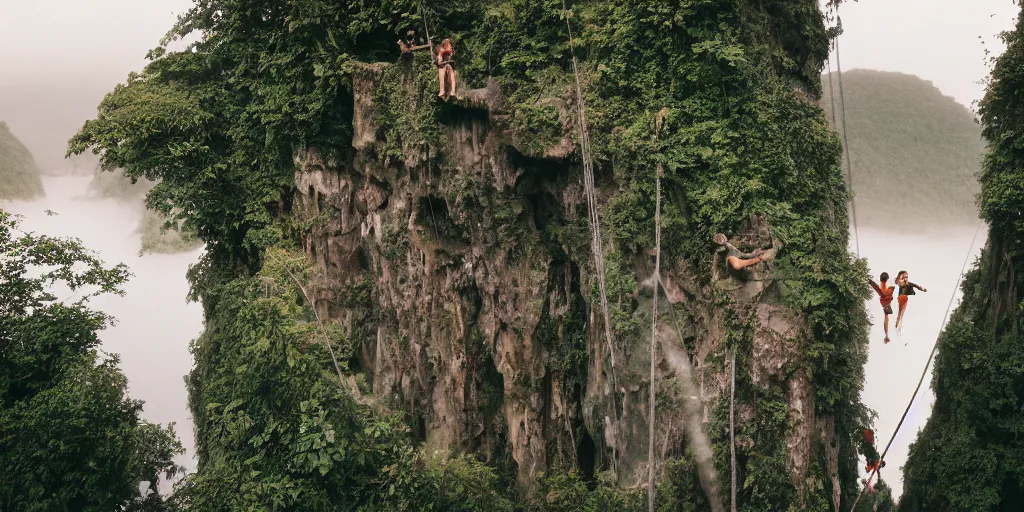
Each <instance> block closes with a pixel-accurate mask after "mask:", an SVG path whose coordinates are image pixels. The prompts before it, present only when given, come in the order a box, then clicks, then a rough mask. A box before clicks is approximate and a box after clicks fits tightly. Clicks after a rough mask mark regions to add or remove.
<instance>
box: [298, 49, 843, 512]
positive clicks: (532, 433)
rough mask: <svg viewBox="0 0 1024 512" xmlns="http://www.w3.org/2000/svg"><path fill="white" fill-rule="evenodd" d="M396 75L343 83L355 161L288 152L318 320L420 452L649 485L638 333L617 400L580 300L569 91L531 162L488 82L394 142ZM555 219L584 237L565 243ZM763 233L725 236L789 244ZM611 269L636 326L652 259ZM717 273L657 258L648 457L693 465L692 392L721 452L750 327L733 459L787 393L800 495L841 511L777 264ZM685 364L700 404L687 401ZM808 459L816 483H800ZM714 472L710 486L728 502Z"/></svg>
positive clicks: (582, 286) (822, 423) (758, 223)
mask: <svg viewBox="0 0 1024 512" xmlns="http://www.w3.org/2000/svg"><path fill="white" fill-rule="evenodd" d="M407 75H408V70H403V69H402V65H394V66H392V65H374V66H361V67H359V68H358V69H357V70H356V71H355V72H353V74H352V81H353V83H352V89H353V91H355V96H354V105H355V109H354V117H353V126H354V127H355V131H354V134H353V140H352V145H353V148H354V149H355V155H354V157H353V158H351V159H348V160H344V161H338V160H332V159H330V158H325V157H324V156H323V155H321V154H319V153H318V152H316V151H314V150H309V149H306V150H302V151H299V152H298V153H297V154H296V157H295V163H296V168H297V171H296V174H295V183H296V190H297V192H296V198H295V205H294V208H295V211H296V212H297V214H298V215H299V216H300V217H302V218H305V219H312V220H314V222H316V221H317V220H319V222H318V223H317V225H318V227H317V228H316V229H314V230H313V232H312V233H311V234H310V235H309V236H307V237H306V239H305V242H304V249H305V252H306V254H307V255H308V256H309V258H310V259H311V260H312V261H314V262H315V264H316V265H317V266H318V267H319V269H320V271H321V276H323V279H321V280H319V281H318V282H317V290H316V293H315V295H316V297H317V309H318V310H319V311H320V313H321V315H322V316H323V317H325V318H330V319H332V320H333V321H335V322H338V323H340V324H341V325H343V326H344V328H345V330H346V331H347V333H348V334H349V336H350V337H354V339H355V342H356V343H358V349H357V351H356V353H357V357H356V359H357V360H358V364H357V365H356V368H358V369H359V370H361V371H362V372H364V373H365V375H366V377H367V381H368V382H369V383H370V384H369V386H370V387H371V389H372V392H373V393H374V394H375V395H377V396H380V397H393V398H394V400H395V401H396V404H395V407H396V408H397V409H400V410H404V411H407V412H408V414H409V415H410V417H412V418H415V422H416V423H417V424H418V429H419V432H418V435H419V437H420V439H421V441H423V442H425V443H426V447H427V449H429V450H439V451H442V452H444V451H448V450H456V451H458V452H481V453H484V454H486V455H487V456H488V457H490V458H492V459H497V458H500V457H501V456H502V455H503V454H504V452H505V451H506V450H507V451H508V452H509V454H510V455H511V457H512V459H513V460H514V461H515V465H516V467H517V469H518V476H519V478H520V480H521V481H522V482H524V483H527V484H528V483H529V482H530V481H532V480H533V479H534V478H536V477H537V476H538V474H539V473H540V472H542V471H545V470H547V469H548V468H552V467H562V466H565V465H572V464H578V466H579V467H580V468H582V470H583V471H584V473H586V474H587V475H590V476H592V475H593V474H594V472H595V471H600V470H601V469H610V470H613V471H614V472H615V473H614V478H615V480H616V481H617V482H618V483H619V484H620V485H624V486H633V485H638V484H640V483H642V482H643V481H645V480H646V464H647V440H648V434H647V426H648V418H647V398H646V397H647V386H648V378H649V377H648V371H647V368H648V364H649V354H648V349H647V344H646V339H647V338H646V337H647V336H648V335H649V332H648V331H647V330H645V329H643V328H640V329H632V330H623V331H622V332H617V333H616V336H615V343H616V345H615V351H616V355H617V356H618V361H617V365H618V366H617V368H616V371H617V372H618V373H617V375H616V378H617V382H616V383H617V385H618V388H617V389H612V379H611V374H610V373H611V368H610V361H609V358H608V357H607V351H606V350H605V347H604V346H603V335H602V333H601V327H600V326H601V322H600V315H601V313H600V309H599V307H597V301H596V295H595V293H594V292H592V291H591V290H593V289H595V285H594V276H593V275H592V263H591V262H592V255H591V253H590V252H589V249H588V248H587V247H586V245H585V244H584V243H583V241H584V240H585V239H586V238H585V236H584V235H586V229H587V225H586V208H587V206H586V202H585V199H584V196H583V190H582V183H581V177H580V176H581V175H580V172H581V171H580V168H579V166H578V165H577V163H576V162H575V161H573V159H572V158H571V157H570V155H571V154H572V152H573V151H576V145H575V142H574V137H573V133H574V130H576V126H575V121H574V119H572V116H571V114H570V113H569V112H568V111H567V110H568V104H569V103H570V102H571V101H572V99H571V95H570V94H568V93H567V94H566V95H565V96H564V97H562V98H557V99H556V100H555V104H558V105H559V106H560V110H559V118H560V119H561V120H562V126H563V134H562V137H561V138H560V139H558V140H557V141H556V142H555V143H554V144H552V145H551V146H549V147H545V148H542V149H541V150H540V151H537V150H534V151H533V153H532V154H531V153H530V151H529V150H524V149H523V148H521V147H520V146H518V145H517V141H516V135H515V134H514V133H512V132H511V130H509V129H508V123H507V122H506V116H504V115H503V114H504V112H503V111H502V107H501V105H502V102H503V96H502V93H501V91H500V88H499V87H498V86H497V84H496V83H494V82H491V83H490V84H489V85H488V87H487V88H485V89H478V90H472V91H469V92H467V93H466V94H465V97H461V98H459V99H453V100H452V101H451V103H449V104H447V105H445V106H443V107H441V108H442V109H443V117H444V123H443V125H442V126H441V130H442V134H441V137H440V138H441V139H442V140H444V141H446V142H445V145H444V147H443V148H432V147H430V146H429V145H427V144H410V143H409V142H410V141H409V140H408V139H410V138H412V137H407V138H406V140H402V138H399V139H398V140H386V139H385V138H384V136H383V133H384V130H382V128H381V126H380V125H379V124H378V121H377V120H378V119H380V112H379V110H380V105H379V102H380V101H381V100H382V98H381V97H380V95H378V94H376V93H375V91H379V90H380V89H381V87H382V85H381V83H380V82H381V81H383V80H393V79H395V77H396V76H407ZM405 86H409V87H414V84H412V83H407V84H405ZM414 96H415V97H417V98H419V97H421V96H417V95H414ZM422 98H424V99H422V100H421V101H433V100H431V99H430V96H429V95H426V96H423V97H422ZM388 101H394V97H391V98H390V99H389V100H388ZM418 107H419V106H418V105H408V108H410V109H415V108H418ZM387 144H392V145H399V146H401V145H403V144H406V145H405V146H404V147H403V150H404V151H403V154H404V155H406V156H404V157H403V158H388V157H382V156H381V153H380V152H379V151H378V150H379V148H380V147H382V146H384V145H387ZM601 185H602V187H601V190H600V196H601V197H603V198H607V197H609V196H610V195H612V194H614V192H615V190H614V184H613V182H611V181H610V180H606V181H603V182H602V184H601ZM555 224H558V225H563V226H570V227H571V229H573V230H575V232H574V233H566V232H560V233H556V232H555V230H554V229H552V228H553V226H554V225H555ZM504 231H510V232H509V233H505V232H504ZM774 238H775V237H774V235H773V228H772V226H771V225H770V224H768V223H767V222H766V221H764V220H763V219H761V218H758V217H756V216H752V217H750V218H749V219H748V220H747V221H745V222H743V223H742V224H741V225H740V228H739V234H738V235H737V236H734V237H732V239H731V240H730V241H731V243H733V244H734V245H736V246H739V247H741V248H745V249H753V248H756V247H765V248H770V247H772V246H773V245H774V246H776V248H777V249H780V248H779V247H777V245H778V244H779V242H778V241H777V240H774ZM608 249H609V248H607V247H606V248H605V250H608ZM622 258H624V261H622V263H621V265H623V266H624V267H625V268H627V269H630V270H629V271H628V272H627V274H628V279H629V280H630V282H631V283H633V284H632V286H631V287H630V290H629V293H628V296H627V297H624V298H619V300H624V301H626V302H628V305H627V307H626V308H625V309H624V311H625V313H626V315H628V316H627V317H625V318H619V321H621V322H631V323H635V324H636V325H649V315H650V299H651V296H652V294H653V293H654V283H653V281H654V279H653V277H652V270H653V253H652V252H651V251H645V252H641V253H636V254H630V255H622ZM724 263H725V262H724V261H719V260H718V258H715V259H713V260H712V261H711V264H710V265H708V266H707V268H705V269H703V270H704V271H702V272H694V271H692V270H691V265H690V264H689V263H688V262H686V261H668V262H665V263H663V266H664V270H663V277H662V280H663V283H664V286H665V292H666V294H667V297H668V303H669V305H668V306H663V308H662V311H665V310H668V311H667V312H665V313H664V314H663V315H661V319H660V324H659V333H658V340H659V343H660V349H659V352H658V355H657V357H658V361H657V362H656V366H657V368H658V374H657V375H656V376H655V378H656V379H657V381H658V383H659V392H658V397H659V398H658V405H659V408H658V418H657V419H656V422H657V436H658V437H657V439H656V445H657V446H658V447H659V452H660V453H659V457H660V458H661V459H662V460H664V459H665V458H667V457H673V456H683V455H684V454H685V448H686V446H687V441H686V435H685V434H686V432H685V429H686V428H687V421H686V415H685V413H684V409H685V407H684V403H685V401H686V400H688V399H693V398H699V403H700V404H701V405H700V407H701V411H702V417H701V419H702V422H703V427H704V428H706V429H708V430H710V432H711V434H712V436H713V437H714V438H715V440H716V441H717V445H716V448H717V450H718V452H717V453H716V454H715V458H716V460H717V461H721V460H722V457H723V455H726V454H724V453H722V450H723V448H724V449H726V450H727V449H728V445H727V444H726V443H723V439H724V441H727V440H728V430H727V428H728V425H727V424H726V425H723V424H722V422H721V420H722V415H723V412H724V413H725V414H727V411H728V409H727V408H728V398H729V387H730V381H729V370H730V368H729V365H728V356H727V346H726V345H727V342H728V340H729V337H730V331H735V330H736V327H737V326H741V327H740V328H741V330H745V331H746V332H748V333H749V340H748V342H747V343H745V344H743V346H742V347H741V348H740V354H739V356H738V360H739V364H740V365H742V367H741V370H740V372H742V373H743V375H741V376H740V380H741V382H740V384H739V385H740V386H742V387H743V388H744V389H746V390H747V391H746V392H744V393H742V395H744V396H743V398H741V399H740V400H739V403H737V405H736V408H737V423H736V430H737V433H738V438H737V443H738V444H739V445H740V450H741V451H742V452H743V453H744V454H746V453H750V452H756V451H757V450H758V449H759V447H758V446H757V441H756V439H755V438H756V437H757V434H756V433H755V432H756V430H757V427H756V426H757V425H758V424H759V423H760V422H764V421H766V420H768V419H766V418H764V417H763V415H764V414H766V412H765V411H762V410H759V407H758V404H757V400H758V399H757V397H758V395H759V394H761V393H765V394H768V395H779V394H781V396H782V397H784V401H785V404H786V407H785V408H784V409H783V410H781V411H773V413H775V414H779V413H781V414H783V415H784V416H785V417H784V418H782V419H781V421H783V422H784V424H785V425H787V427H786V428H785V434H784V435H785V439H784V450H785V453H786V454H787V462H788V468H789V469H788V476H789V478H790V480H791V482H792V485H793V486H794V488H796V489H797V490H798V493H799V494H800V495H801V499H803V498H802V496H803V494H804V493H805V492H807V491H808V490H810V491H814V492H818V491H820V489H822V487H823V486H827V487H828V488H829V489H830V490H829V491H828V497H829V499H830V500H831V501H832V502H833V503H835V504H836V506H838V502H839V494H840V486H839V461H838V455H837V452H838V445H837V441H836V436H837V432H836V431H835V418H834V417H831V416H821V417H820V416H819V415H818V414H816V404H815V396H814V390H813V386H814V384H813V383H812V380H811V373H812V371H813V369H811V368H808V366H809V364H810V363H809V361H808V360H807V358H806V357H805V356H804V347H806V346H807V345H809V344H812V343H813V337H814V333H813V329H812V328H811V326H810V324H809V322H808V320H807V318H806V316H805V315H804V314H802V313H801V312H800V311H799V310H794V309H792V308H790V307H787V306H786V305H784V301H783V300H782V297H781V294H782V291H781V290H780V286H779V285H777V284H775V283H774V265H773V264H772V263H768V262H765V263H760V264H758V265H756V266H755V267H752V270H747V271H743V272H740V273H735V272H733V273H727V272H726V270H725V268H724ZM719 274H721V275H719ZM713 275H714V276H716V277H714V278H711V276H713ZM613 300H614V299H613ZM644 318H647V319H646V320H644ZM602 354H604V356H601V355H602ZM688 363H689V364H692V368H693V379H694V381H695V384H696V387H697V389H698V390H699V396H698V397H690V396H687V395H686V394H684V392H683V389H684V388H685V384H686V382H685V381H684V380H682V379H683V378H684V377H686V368H687V366H688ZM776 420H778V418H776ZM744 459H745V460H746V457H744ZM819 459H820V460H821V463H822V464H823V466H824V467H823V472H822V474H821V475H820V476H817V477H815V476H811V466H812V465H814V464H816V463H818V462H819ZM719 466H720V467H722V465H721V464H719ZM722 468H723V469H726V471H724V472H723V473H722V474H723V475H724V477H725V479H724V480H721V477H719V479H720V482H719V485H720V486H721V488H722V489H727V488H728V483H729V481H728V475H729V473H728V471H727V466H725V467H722ZM822 476H823V477H824V480H823V479H822V478H821V477H822ZM740 485H742V482H741V484H740Z"/></svg>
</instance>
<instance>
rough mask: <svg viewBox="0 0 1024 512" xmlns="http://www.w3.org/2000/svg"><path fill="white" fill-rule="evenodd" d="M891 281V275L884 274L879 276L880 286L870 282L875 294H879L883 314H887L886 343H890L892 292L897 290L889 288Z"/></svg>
mask: <svg viewBox="0 0 1024 512" xmlns="http://www.w3.org/2000/svg"><path fill="white" fill-rule="evenodd" d="M888 280H889V273H888V272H882V275H880V276H878V281H879V283H878V284H875V282H874V281H871V280H868V282H869V283H871V287H872V288H874V289H875V293H877V294H878V302H879V303H881V304H882V312H883V313H885V323H884V324H882V325H883V326H884V327H885V342H886V343H889V315H891V314H892V292H894V291H895V290H896V287H895V286H889V285H888V284H886V282H887V281H888Z"/></svg>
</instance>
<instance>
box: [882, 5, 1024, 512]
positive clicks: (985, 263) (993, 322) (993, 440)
mask: <svg viewBox="0 0 1024 512" xmlns="http://www.w3.org/2000/svg"><path fill="white" fill-rule="evenodd" d="M1003 39H1004V41H1005V42H1006V44H1007V48H1006V51H1005V53H1003V55H1002V56H1000V57H999V58H998V59H996V61H995V66H994V68H993V70H992V76H991V79H990V80H989V85H988V89H987V90H986V92H985V97H984V99H983V100H982V102H981V109H980V113H981V118H982V127H983V135H984V136H985V139H986V140H987V141H988V143H989V152H988V154H987V155H986V156H985V160H984V166H983V169H982V172H981V173H980V175H979V179H980V181H981V196H980V201H979V203H980V205H981V214H982V217H983V218H984V219H985V220H986V221H988V223H989V238H988V245H987V247H986V248H985V250H984V251H983V252H982V254H981V256H980V258H979V259H978V261H977V262H976V264H975V267H974V269H973V270H971V272H970V273H968V275H967V276H966V278H965V279H964V283H963V285H962V289H963V293H964V295H963V301H962V303H961V305H960V306H959V308H958V309H957V310H956V311H955V312H954V313H953V315H952V316H951V317H950V320H949V324H948V325H947V326H946V329H945V331H943V333H942V335H941V336H940V338H939V352H938V355H937V356H936V359H935V369H934V374H933V378H932V387H933V389H934V390H935V405H934V407H933V410H932V416H931V417H930V418H929V420H928V423H927V424H926V425H925V427H924V429H923V430H922V431H921V432H920V434H919V435H918V437H917V440H916V441H915V442H914V444H912V445H911V447H910V455H909V457H908V458H907V464H906V466H905V473H904V475H905V476H904V478H905V481H906V490H905V491H904V495H903V497H902V498H901V500H900V510H904V511H918V510H951V511H967V510H970V511H982V512H984V511H998V510H1015V509H1017V508H1019V507H1020V504H1021V503H1024V449H1022V447H1021V443H1020V442H1019V440H1020V438H1021V436H1022V435H1024V328H1022V327H1024V326H1022V320H1024V315H1022V314H1021V313H1022V306H1021V301H1022V299H1024V220H1022V217H1021V212H1022V211H1024V153H1022V152H1021V147H1022V146H1021V143H1022V140H1024V139H1022V133H1024V132H1022V130H1021V122H1022V121H1021V120H1022V118H1024V116H1022V114H1024V103H1022V102H1021V99H1020V97H1019V94H1018V92H1017V91H1019V89H1020V87H1021V85H1022V84H1024V71H1022V70H1024V67H1022V64H1024V17H1021V18H1019V19H1018V22H1017V26H1016V28H1015V29H1014V30H1013V31H1010V32H1007V33H1005V34H1003Z"/></svg>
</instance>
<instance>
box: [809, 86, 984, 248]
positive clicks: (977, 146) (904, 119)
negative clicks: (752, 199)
mask: <svg viewBox="0 0 1024 512" xmlns="http://www.w3.org/2000/svg"><path fill="white" fill-rule="evenodd" d="M832 78H834V80H833V82H832V90H831V91H830V88H829V75H827V74H826V75H823V77H822V89H823V90H824V94H823V96H822V100H821V105H822V107H823V108H824V109H825V115H826V116H827V117H828V118H829V122H830V123H831V122H832V117H831V116H832V94H833V93H834V94H835V98H836V103H835V106H836V119H837V120H838V121H839V125H840V127H841V126H842V117H841V113H842V110H841V108H840V107H841V103H840V101H841V99H842V96H840V93H839V81H838V78H837V75H836V74H835V73H833V75H832ZM843 89H844V92H845V94H844V96H845V98H846V126H847V129H848V130H849V148H850V157H851V161H852V164H853V190H854V194H855V197H856V207H857V219H858V221H859V222H860V224H861V225H862V226H870V227H877V228H881V227H889V228H895V227H896V226H897V224H899V225H900V226H903V227H907V226H910V227H915V228H923V227H928V226H942V225H948V224H949V223H963V224H971V223H973V222H974V221H975V219H977V217H978V214H977V206H976V205H975V196H976V194H977V192H978V184H977V179H976V178H975V174H976V173H977V172H978V169H980V167H981V155H982V153H983V152H984V143H983V142H982V139H981V127H980V126H979V125H978V124H977V123H976V122H975V120H974V116H973V114H971V112H970V111H969V110H967V108H966V107H964V106H963V105H961V104H959V103H957V102H956V101H955V100H953V98H950V97H948V96H944V95H943V94H942V92H941V91H939V90H938V89H937V88H935V86H933V85H932V84H931V82H928V81H925V80H922V79H920V78H918V77H916V76H913V75H905V74H902V73H890V72H883V71H871V70H861V69H857V70H853V71H848V72H846V73H843Z"/></svg>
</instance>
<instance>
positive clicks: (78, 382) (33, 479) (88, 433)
mask: <svg viewBox="0 0 1024 512" xmlns="http://www.w3.org/2000/svg"><path fill="white" fill-rule="evenodd" d="M0 254H2V255H3V257H2V258H0V505H2V508H3V509H4V510H10V511H12V512H15V511H43V510H82V511H95V512H107V511H110V510H115V509H117V508H118V507H141V506H144V505H145V504H146V503H152V502H154V500H159V496H157V495H155V494H154V495H151V496H149V497H146V498H141V497H140V495H139V482H140V481H148V482H152V484H153V485H152V487H153V488H155V487H156V482H157V481H158V480H159V479H161V478H171V477H173V476H174V475H176V474H177V473H178V471H179V470H180V469H181V468H180V467H179V466H177V465H176V464H175V463H174V462H173V461H172V457H174V456H175V455H177V454H180V453H182V451H183V450H182V447H181V444H180V443H179V442H178V441H177V439H176V437H175V435H174V430H173V426H168V427H166V428H165V427H161V426H159V425H154V424H151V423H148V422H146V421H144V420H142V419H141V418H140V414H141V412H142V402H140V401H138V400H132V399H131V398H129V397H128V396H127V380H126V379H125V376H124V375H123V374H122V373H121V371H120V370H119V369H118V368H117V365H118V359H117V357H116V356H110V355H106V354H102V353H101V352H100V351H99V350H98V346H99V343H100V341H99V337H98V331H99V330H101V329H103V328H104V327H105V326H107V325H109V323H110V322H111V321H112V319H111V318H109V317H108V316H106V315H105V314H103V313H100V312H97V311H93V310H91V309H89V307H88V301H89V299H90V298H91V297H94V296H96V295H98V294H104V293H115V294H120V293H121V291H120V286H121V285H122V284H123V283H124V282H125V281H126V280H127V279H128V277H129V273H128V269H127V268H126V267H125V266H124V265H116V266H113V267H106V266H104V264H103V262H102V261H100V260H99V259H98V258H97V257H96V256H95V255H94V254H93V253H92V252H90V251H89V250H87V249H86V248H85V247H83V246H82V245H81V244H80V243H79V242H78V241H77V240H66V239H60V238H52V237H48V236H45V235H36V234H33V233H25V232H23V231H22V230H21V229H20V227H19V222H18V219H17V218H16V217H13V216H11V215H10V214H8V213H6V212H3V211H2V210H0ZM58 290H63V291H66V292H68V293H69V294H71V296H69V297H68V298H67V299H64V300H58V296H57V295H56V293H57V291H58ZM76 297H77V298H76ZM72 298H74V300H71V299H72ZM129 510H133V509H132V508H129Z"/></svg>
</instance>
